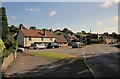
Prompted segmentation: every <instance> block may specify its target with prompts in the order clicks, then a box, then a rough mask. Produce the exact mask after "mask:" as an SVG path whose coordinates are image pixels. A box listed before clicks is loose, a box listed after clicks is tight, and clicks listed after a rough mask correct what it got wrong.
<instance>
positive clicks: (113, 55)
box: [83, 45, 120, 78]
mask: <svg viewBox="0 0 120 79" xmlns="http://www.w3.org/2000/svg"><path fill="white" fill-rule="evenodd" d="M83 53H84V56H85V58H86V63H87V64H88V66H89V67H90V69H91V70H92V73H93V74H94V76H95V77H96V78H100V77H118V76H119V74H118V73H119V64H120V63H119V62H118V61H119V60H120V52H119V49H118V48H116V47H114V45H93V46H88V47H86V48H84V52H83Z"/></svg>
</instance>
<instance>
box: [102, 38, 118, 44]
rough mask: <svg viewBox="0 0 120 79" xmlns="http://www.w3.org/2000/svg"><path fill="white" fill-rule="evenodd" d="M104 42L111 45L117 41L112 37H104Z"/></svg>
mask: <svg viewBox="0 0 120 79" xmlns="http://www.w3.org/2000/svg"><path fill="white" fill-rule="evenodd" d="M104 42H105V43H106V44H113V43H116V42H117V40H116V39H115V38H113V37H104Z"/></svg>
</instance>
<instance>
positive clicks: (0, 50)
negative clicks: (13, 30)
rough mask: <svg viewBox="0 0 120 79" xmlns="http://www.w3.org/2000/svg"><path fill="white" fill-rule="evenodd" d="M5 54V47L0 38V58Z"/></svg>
mask: <svg viewBox="0 0 120 79" xmlns="http://www.w3.org/2000/svg"><path fill="white" fill-rule="evenodd" d="M5 54H6V47H5V45H4V42H3V41H2V40H1V39H0V55H1V56H0V58H2V59H3V58H4V57H5Z"/></svg>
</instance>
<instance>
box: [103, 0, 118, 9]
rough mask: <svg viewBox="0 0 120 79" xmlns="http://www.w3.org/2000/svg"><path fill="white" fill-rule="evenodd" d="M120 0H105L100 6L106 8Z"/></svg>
mask: <svg viewBox="0 0 120 79" xmlns="http://www.w3.org/2000/svg"><path fill="white" fill-rule="evenodd" d="M119 1H120V0H106V1H105V2H104V3H103V4H102V5H101V7H102V8H108V7H110V6H112V5H113V3H115V4H117V3H118V2H119Z"/></svg>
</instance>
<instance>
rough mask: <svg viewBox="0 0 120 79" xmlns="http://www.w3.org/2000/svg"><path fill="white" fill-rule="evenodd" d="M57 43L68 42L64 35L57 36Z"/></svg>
mask: <svg viewBox="0 0 120 79" xmlns="http://www.w3.org/2000/svg"><path fill="white" fill-rule="evenodd" d="M55 37H56V42H67V40H66V39H65V37H64V36H63V35H56V36H55Z"/></svg>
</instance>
